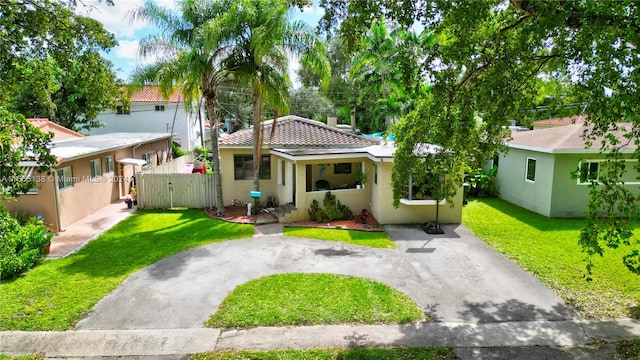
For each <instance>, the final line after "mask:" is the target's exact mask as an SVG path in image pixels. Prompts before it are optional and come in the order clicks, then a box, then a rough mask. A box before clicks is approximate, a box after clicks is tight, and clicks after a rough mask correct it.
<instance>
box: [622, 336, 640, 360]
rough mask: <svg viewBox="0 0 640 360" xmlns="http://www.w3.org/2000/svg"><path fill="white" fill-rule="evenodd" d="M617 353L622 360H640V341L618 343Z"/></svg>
mask: <svg viewBox="0 0 640 360" xmlns="http://www.w3.org/2000/svg"><path fill="white" fill-rule="evenodd" d="M616 353H617V354H618V356H619V357H620V359H622V360H640V339H634V340H622V341H618V342H616Z"/></svg>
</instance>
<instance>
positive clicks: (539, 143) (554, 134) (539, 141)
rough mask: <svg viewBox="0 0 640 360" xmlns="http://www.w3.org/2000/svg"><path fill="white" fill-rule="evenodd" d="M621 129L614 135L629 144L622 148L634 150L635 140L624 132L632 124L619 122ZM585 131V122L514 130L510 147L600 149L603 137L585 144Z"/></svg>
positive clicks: (553, 150)
mask: <svg viewBox="0 0 640 360" xmlns="http://www.w3.org/2000/svg"><path fill="white" fill-rule="evenodd" d="M618 127H619V130H617V131H614V132H613V135H614V136H615V137H616V138H617V139H619V140H620V144H621V145H622V144H626V143H627V142H628V144H627V145H626V146H625V147H624V148H623V149H622V151H623V152H628V151H633V150H635V149H636V146H635V144H634V142H633V141H630V142H629V141H628V140H627V139H625V138H624V137H623V134H625V133H627V132H629V131H631V128H632V126H631V124H626V123H620V124H618ZM584 131H585V125H584V124H573V125H566V126H555V127H549V128H545V129H537V130H531V131H519V132H514V133H513V134H512V135H511V136H512V139H511V140H510V141H508V145H509V146H510V147H515V148H526V149H530V150H537V151H542V152H571V153H580V152H595V151H599V149H600V145H601V141H602V139H597V140H595V141H593V142H592V144H591V146H590V147H589V148H587V147H586V146H585V140H584V138H583V137H582V135H583V134H584Z"/></svg>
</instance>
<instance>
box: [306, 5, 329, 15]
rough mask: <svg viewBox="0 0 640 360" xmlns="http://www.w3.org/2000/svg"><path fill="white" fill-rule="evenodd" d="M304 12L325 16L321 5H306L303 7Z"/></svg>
mask: <svg viewBox="0 0 640 360" xmlns="http://www.w3.org/2000/svg"><path fill="white" fill-rule="evenodd" d="M302 13H303V14H307V15H316V16H323V15H324V9H323V8H321V7H319V6H305V7H303V8H302Z"/></svg>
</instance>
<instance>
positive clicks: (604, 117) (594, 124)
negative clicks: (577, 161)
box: [335, 0, 640, 273]
mask: <svg viewBox="0 0 640 360" xmlns="http://www.w3.org/2000/svg"><path fill="white" fill-rule="evenodd" d="M335 1H336V2H338V3H346V2H344V1H342V0H335ZM415 4H416V6H417V7H416V8H414V9H413V10H412V11H413V12H412V13H411V14H410V15H409V17H411V18H413V20H422V21H424V24H426V26H428V27H430V28H433V29H434V30H435V31H436V33H437V34H438V36H439V38H438V42H437V44H436V46H434V47H433V48H430V49H429V51H428V52H427V54H426V55H427V56H426V62H425V63H426V64H428V65H429V67H428V68H426V70H427V71H428V73H429V76H430V77H431V78H432V79H433V80H434V83H435V86H434V87H433V89H432V91H431V93H430V95H429V97H428V98H427V100H428V101H424V102H423V103H422V106H434V107H435V108H436V109H438V111H437V112H433V111H431V110H430V113H431V116H433V117H434V120H433V121H431V120H430V125H432V126H433V127H435V128H436V129H441V128H446V129H449V131H450V132H451V133H452V134H455V136H453V138H451V139H446V141H447V143H448V145H449V146H450V147H452V149H453V150H454V151H455V153H457V154H460V155H462V154H469V152H467V151H465V149H469V148H474V147H476V146H477V145H478V144H479V143H480V142H483V143H484V144H491V145H492V147H493V148H495V147H497V146H499V144H501V143H502V140H503V137H504V133H503V131H502V127H503V125H506V124H507V123H508V121H509V120H511V119H518V118H522V117H523V116H524V111H525V110H528V109H531V108H532V107H533V106H534V104H535V98H536V95H537V91H538V89H537V87H536V78H537V76H539V75H540V74H545V75H546V76H549V77H551V78H555V79H558V80H562V79H570V81H571V85H573V87H572V89H573V90H574V95H575V96H576V97H577V98H578V99H581V101H584V102H585V103H586V108H585V113H586V114H588V115H589V117H588V122H587V126H586V130H587V131H586V133H585V142H586V143H587V144H590V143H596V144H599V145H601V150H602V152H603V153H605V154H607V157H608V160H609V161H608V162H607V164H611V166H610V167H609V169H608V170H609V171H606V172H604V173H603V174H602V175H603V176H602V177H601V178H600V179H599V180H600V182H599V183H598V184H594V185H593V186H592V187H591V201H590V203H589V205H588V214H587V222H586V226H585V228H584V230H583V231H582V232H581V235H580V239H579V243H580V245H581V246H582V248H583V250H584V251H585V252H587V254H589V255H595V254H600V255H601V254H602V253H603V252H604V251H605V249H606V248H607V247H612V248H615V247H618V246H623V245H624V246H629V247H630V248H631V252H630V253H629V254H628V256H626V257H625V259H624V262H625V264H626V266H627V267H628V268H629V269H630V270H631V271H634V272H636V273H640V250H639V249H637V247H636V248H634V247H633V246H631V236H632V232H631V227H630V221H632V220H636V219H638V218H639V217H640V208H639V204H640V202H639V201H638V200H639V198H638V195H637V193H636V192H632V191H630V190H629V189H628V188H627V187H625V186H624V184H623V183H621V181H620V175H621V174H622V173H623V172H624V171H626V168H625V166H624V161H623V158H624V155H623V151H625V150H632V151H634V156H633V157H634V158H640V147H638V146H637V145H638V144H640V131H639V130H638V129H639V128H640V102H639V101H638V99H639V98H640V93H639V91H640V90H639V89H640V86H638V85H639V84H640V71H638V69H640V56H639V55H640V54H639V53H638V44H639V41H640V25H638V21H637V19H638V18H640V11H639V4H638V3H637V2H636V1H615V2H611V1H595V0H594V1H527V0H510V1H508V2H505V1H501V0H492V1H473V0H467V1H456V2H451V1H448V0H434V1H430V2H428V3H424V2H417V3H415ZM389 6H390V7H394V6H393V4H389ZM396 8H397V6H396ZM354 9H355V11H357V14H358V15H366V14H367V13H368V14H369V15H371V14H372V12H371V11H369V10H367V9H366V8H364V7H363V6H360V7H358V8H354ZM396 10H401V9H396ZM395 14H402V12H401V11H397V12H395ZM405 15H406V14H405ZM343 25H344V23H343ZM419 111H422V112H425V113H426V110H424V109H421V110H419ZM478 118H481V119H482V120H483V121H484V127H483V129H482V130H483V131H477V128H476V123H477V121H478ZM619 122H628V123H631V124H632V126H631V127H630V128H621V127H620V126H619V125H618V123H619ZM432 129H433V128H432ZM432 129H430V130H429V131H431V130H432ZM618 130H620V131H622V132H624V135H623V136H622V137H616V136H614V135H613V134H614V133H615V131H618ZM426 131H427V130H425V132H426ZM422 139H424V136H423V137H422ZM420 140H421V139H418V138H411V137H406V138H405V141H408V142H409V144H408V146H407V147H408V148H411V146H410V143H411V142H413V141H420ZM487 153H489V154H490V153H491V152H487ZM476 156H481V154H476ZM601 173H602V172H601ZM621 215H622V216H621Z"/></svg>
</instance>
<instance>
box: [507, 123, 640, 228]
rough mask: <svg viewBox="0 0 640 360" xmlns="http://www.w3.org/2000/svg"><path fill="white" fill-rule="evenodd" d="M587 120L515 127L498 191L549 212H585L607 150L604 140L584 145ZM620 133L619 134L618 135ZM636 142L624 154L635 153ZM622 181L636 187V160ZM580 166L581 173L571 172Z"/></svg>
mask: <svg viewBox="0 0 640 360" xmlns="http://www.w3.org/2000/svg"><path fill="white" fill-rule="evenodd" d="M584 130H585V127H584V124H583V123H576V124H573V125H565V126H556V127H551V128H546V129H540V130H532V131H524V132H517V133H513V134H512V140H510V141H509V142H508V143H507V146H508V148H509V151H508V152H507V153H506V154H501V155H500V161H499V162H500V168H499V170H498V174H497V177H496V185H497V187H498V192H499V196H500V197H501V198H503V199H505V200H507V201H509V202H511V203H513V204H516V205H518V206H521V207H524V208H526V209H529V210H531V211H535V212H537V213H539V214H542V215H545V216H549V217H581V216H584V215H585V213H586V210H587V202H588V200H589V186H588V185H589V184H590V183H591V181H592V180H596V179H598V173H599V171H600V166H601V163H602V162H603V161H604V157H605V155H603V154H600V151H599V146H600V142H599V141H595V142H594V145H593V146H591V147H589V148H585V142H584V139H583V138H582V134H583V132H584ZM616 136H618V137H619V138H620V137H621V134H620V133H618V134H616ZM634 150H635V146H634V145H633V142H631V144H630V145H629V146H627V147H626V148H625V149H624V150H623V153H628V154H632V153H633V151H634ZM629 161H630V162H632V163H633V166H627V169H628V172H627V173H626V174H625V175H624V176H623V178H622V180H623V181H624V182H625V184H627V185H629V186H630V188H631V189H633V190H634V191H636V192H637V191H638V185H639V184H640V182H639V181H638V180H637V179H636V177H637V176H638V175H639V174H638V172H637V168H636V166H635V165H636V163H637V159H631V158H630V159H629ZM578 169H581V171H580V173H579V176H578V178H575V179H574V178H572V176H571V174H572V172H576V170H578Z"/></svg>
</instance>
